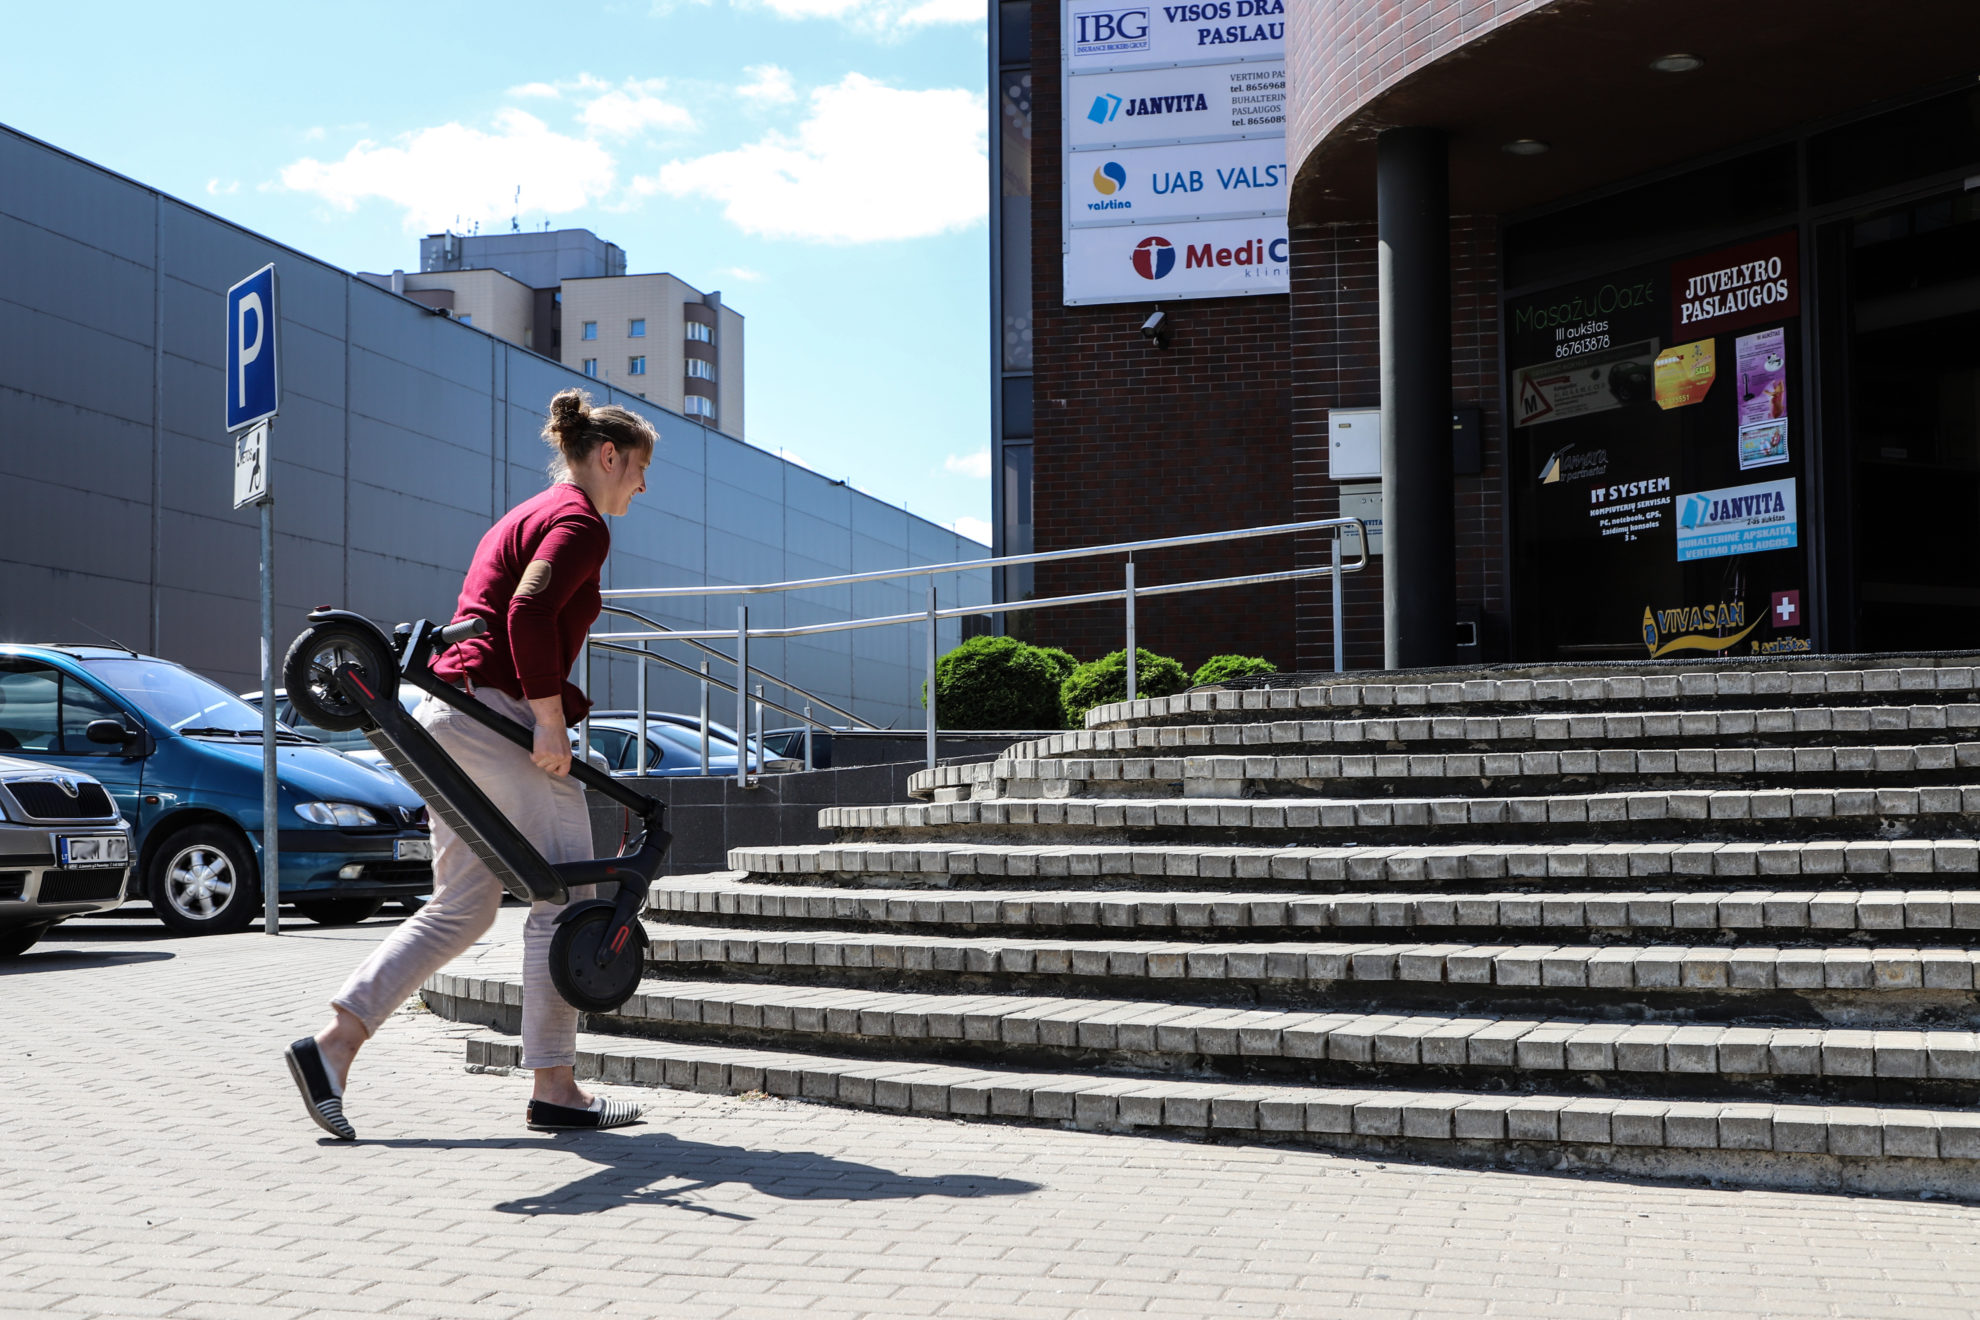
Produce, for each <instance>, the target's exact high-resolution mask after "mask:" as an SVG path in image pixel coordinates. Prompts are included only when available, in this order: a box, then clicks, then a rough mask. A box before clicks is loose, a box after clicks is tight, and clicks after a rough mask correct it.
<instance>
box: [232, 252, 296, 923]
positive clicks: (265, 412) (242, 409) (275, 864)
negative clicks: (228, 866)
mask: <svg viewBox="0 0 1980 1320" xmlns="http://www.w3.org/2000/svg"><path fill="white" fill-rule="evenodd" d="M276 293H277V287H276V280H275V266H274V263H272V262H271V263H269V264H268V265H266V266H263V267H262V268H261V269H260V270H258V271H256V272H255V273H254V274H252V275H250V276H248V277H247V278H246V279H244V280H242V281H240V283H238V284H236V285H234V287H233V288H231V289H229V290H227V303H226V309H227V356H226V364H227V372H226V376H227V431H228V433H229V434H231V435H232V436H233V437H234V507H235V508H236V509H242V508H246V507H247V506H248V505H250V504H252V505H254V506H255V507H256V509H257V510H258V512H259V514H260V518H261V928H262V930H263V931H264V932H265V933H267V934H269V935H279V934H281V933H282V922H281V908H282V826H281V822H280V819H279V818H278V816H277V812H278V811H279V810H280V808H281V799H280V794H279V792H278V789H279V787H280V782H281V780H280V766H279V763H278V761H277V756H278V755H279V753H280V751H281V749H280V748H279V747H278V746H277V745H276V742H275V684H276V681H277V675H276V671H275V492H274V490H273V489H272V488H271V486H270V483H269V480H268V461H269V450H268V429H269V419H270V418H271V417H273V416H275V414H276V413H277V412H279V411H281V404H282V375H281V363H282V356H281V353H280V351H279V350H278V347H277V341H276V326H277V325H278V324H279V317H278V315H277V311H276Z"/></svg>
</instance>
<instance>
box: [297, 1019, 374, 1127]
mask: <svg viewBox="0 0 1980 1320" xmlns="http://www.w3.org/2000/svg"><path fill="white" fill-rule="evenodd" d="M283 1057H284V1058H285V1059H287V1060H288V1061H289V1076H291V1077H293V1078H295V1079H296V1089H297V1090H298V1091H301V1092H302V1098H303V1104H305V1105H307V1106H308V1107H309V1116H310V1118H311V1120H312V1121H314V1122H315V1124H316V1126H318V1127H320V1128H322V1129H323V1130H324V1131H325V1132H328V1133H329V1134H330V1135H331V1136H333V1137H335V1138H337V1139H338V1140H339V1141H356V1140H357V1129H355V1128H353V1127H352V1126H351V1121H350V1120H349V1119H348V1118H345V1117H344V1093H343V1090H342V1089H341V1088H339V1087H338V1086H336V1085H335V1084H333V1083H332V1082H331V1080H330V1070H329V1069H328V1068H325V1067H324V1066H323V1055H322V1054H321V1053H320V1052H318V1050H317V1048H316V1041H315V1040H313V1039H312V1038H310V1037H308V1036H304V1037H303V1038H302V1039H301V1040H299V1041H297V1042H296V1043H295V1044H293V1045H291V1046H289V1048H288V1050H287V1051H285V1052H284V1054H283Z"/></svg>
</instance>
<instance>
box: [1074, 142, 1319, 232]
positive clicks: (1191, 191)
mask: <svg viewBox="0 0 1980 1320" xmlns="http://www.w3.org/2000/svg"><path fill="white" fill-rule="evenodd" d="M1066 207H1067V212H1068V214H1067V219H1068V221H1069V222H1070V223H1071V224H1072V226H1073V227H1074V228H1076V229H1077V228H1079V227H1081V226H1085V225H1119V224H1129V225H1140V224H1149V223H1152V222H1161V221H1168V220H1207V219H1212V218H1221V217H1225V216H1241V215H1284V214H1285V213H1286V144H1285V140H1284V139H1283V138H1249V139H1245V140H1243V141H1238V142H1199V143H1196V144H1194V145H1191V146H1176V147H1130V148H1128V149H1126V150H1123V151H1078V152H1074V153H1073V154H1072V155H1071V156H1070V157H1068V158H1067V165H1066Z"/></svg>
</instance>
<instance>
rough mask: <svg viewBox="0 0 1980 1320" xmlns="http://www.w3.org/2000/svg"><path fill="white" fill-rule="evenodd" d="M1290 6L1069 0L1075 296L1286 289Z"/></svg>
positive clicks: (1071, 290)
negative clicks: (1287, 19) (1287, 9)
mask: <svg viewBox="0 0 1980 1320" xmlns="http://www.w3.org/2000/svg"><path fill="white" fill-rule="evenodd" d="M1285 6H1286V0H1211V2H1209V3H1201V4H1135V3H1121V0H1070V2H1069V3H1067V4H1066V5H1064V6H1063V7H1062V9H1061V14H1062V30H1061V46H1060V49H1061V52H1062V59H1061V71H1060V72H1061V79H1060V81H1061V92H1062V102H1061V104H1063V105H1064V106H1065V107H1066V122H1065V127H1064V132H1063V133H1062V135H1061V137H1062V141H1063V142H1064V143H1065V148H1064V160H1063V163H1064V174H1063V177H1064V179H1065V180H1066V184H1065V210H1064V213H1063V217H1064V220H1063V242H1062V251H1063V254H1064V275H1065V302H1066V304H1067V305H1068V306H1074V305H1079V304H1083V303H1119V302H1144V301H1156V300H1161V299H1174V298H1228V297H1241V296H1245V295H1250V294H1267V293H1284V292H1286V291H1287V288H1288V287H1289V285H1288V279H1287V262H1286V255H1287V251H1286V249H1287V241H1286V224H1285V215H1286V193H1287V188H1288V184H1289V182H1290V180H1289V171H1288V170H1287V167H1286V155H1285Z"/></svg>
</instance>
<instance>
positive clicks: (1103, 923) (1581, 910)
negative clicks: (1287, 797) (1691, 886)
mask: <svg viewBox="0 0 1980 1320" xmlns="http://www.w3.org/2000/svg"><path fill="white" fill-rule="evenodd" d="M646 910H647V912H648V913H649V914H651V915H652V916H654V917H656V918H659V919H661V920H667V919H670V918H674V919H678V918H689V919H692V918H695V917H714V918H736V917H746V918H748V917H753V918H760V919H764V920H771V921H790V922H814V923H867V924H869V925H890V926H909V927H912V926H945V927H954V926H964V927H987V926H995V927H1005V928H1011V929H1018V930H1025V929H1034V928H1035V929H1038V930H1043V931H1053V930H1058V929H1067V928H1070V929H1084V928H1105V929H1108V930H1116V931H1121V932H1148V931H1153V932H1160V933H1164V934H1169V933H1192V932H1195V933H1204V934H1221V933H1229V932H1234V931H1239V932H1241V931H1246V930H1267V931H1280V930H1292V929H1340V930H1367V929H1383V928H1411V927H1452V928H1464V927H1471V928H1478V929H1500V928H1507V929H1522V930H1524V929H1534V928H1547V929H1556V930H1559V929H1589V930H1647V931H1659V932H1662V931H1669V930H1723V931H1763V932H1770V933H1773V934H1774V935H1775V937H1776V938H1783V937H1792V936H1796V935H1803V934H1806V933H1808V932H1811V931H1819V932H1823V933H1825V934H1826V933H1827V932H1833V931H1863V932H1880V933H1881V932H1894V931H1909V932H1914V933H1919V934H1924V933H1927V932H1930V933H1932V934H1933V935H1943V934H1945V933H1946V932H1950V931H1961V932H1972V931H1976V930H1980V888H1975V889H1959V890H1953V889H1870V890H1865V889H1828V890H1820V891H1815V890H1786V889H1740V890H1724V889H1719V890H1683V889H1677V890H1673V889H1647V888H1630V887H1628V886H1624V887H1622V888H1619V889H1616V890H1569V891H1566V892H1562V893H1526V892H1518V891H1505V892H1490V891H1486V892H1477V893H1465V892H1461V891H1457V892H1452V891H1441V892H1434V893H1426V892H1414V893H1413V892H1409V891H1401V892H1389V891H1384V892H1378V893H1345V894H1331V895H1324V896H1316V895H1312V894H1302V893H1294V892H1287V893H1256V892H1245V891H1218V890H1201V891H1189V890H1184V891H1165V890H1119V889H1114V890H1108V889H1086V890H1079V889H1072V890H1024V891H1021V892H1017V893H1012V892H1010V891H1008V890H994V889H993V890H984V889H978V890H957V889H949V890H942V891H930V890H927V889H895V890H886V889H847V888H842V887H836V886H816V885H813V886H804V885H780V884H755V883H751V882H749V881H747V880H744V879H742V878H740V877H739V876H737V875H734V874H722V875H713V876H692V877H686V878H675V879H665V880H661V881H658V882H656V884H655V885H654V888H653V891H652V893H651V895H650V896H649V898H648V901H647V909H646Z"/></svg>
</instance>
